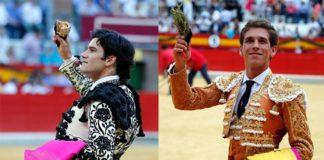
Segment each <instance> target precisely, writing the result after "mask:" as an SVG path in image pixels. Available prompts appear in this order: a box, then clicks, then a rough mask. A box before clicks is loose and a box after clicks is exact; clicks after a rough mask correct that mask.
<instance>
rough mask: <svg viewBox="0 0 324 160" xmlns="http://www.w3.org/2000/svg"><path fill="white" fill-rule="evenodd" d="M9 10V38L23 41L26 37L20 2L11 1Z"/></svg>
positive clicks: (7, 27) (17, 0)
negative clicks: (24, 36)
mask: <svg viewBox="0 0 324 160" xmlns="http://www.w3.org/2000/svg"><path fill="white" fill-rule="evenodd" d="M7 8H8V9H7V11H8V14H9V19H8V25H7V26H6V29H7V31H8V34H9V38H15V39H21V38H22V37H23V35H24V26H23V24H22V17H21V15H22V12H21V5H20V1H19V0H14V1H13V2H11V1H10V2H9V4H8V7H7Z"/></svg>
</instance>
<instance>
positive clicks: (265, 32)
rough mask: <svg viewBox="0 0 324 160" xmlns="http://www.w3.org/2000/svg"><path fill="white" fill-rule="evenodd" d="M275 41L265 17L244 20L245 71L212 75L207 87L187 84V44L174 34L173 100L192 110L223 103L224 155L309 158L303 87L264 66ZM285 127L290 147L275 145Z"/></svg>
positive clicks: (234, 158) (260, 159) (262, 159)
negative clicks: (226, 150) (227, 146)
mask: <svg viewBox="0 0 324 160" xmlns="http://www.w3.org/2000/svg"><path fill="white" fill-rule="evenodd" d="M277 43H278V35H277V33H276V30H275V29H274V27H273V26H272V25H271V24H270V23H269V22H268V21H266V20H253V21H249V22H248V23H247V24H246V25H245V27H244V28H243V29H242V31H241V33H240V55H241V56H242V57H243V59H244V64H245V71H242V72H240V73H233V74H231V75H229V76H220V77H217V78H216V80H215V81H214V83H212V84H210V85H208V86H206V87H193V88H190V86H189V84H188V81H187V75H186V65H185V64H186V61H187V60H188V59H189V57H190V46H189V44H187V42H186V41H185V40H184V37H183V36H177V39H176V44H175V46H174V53H173V56H174V58H175V63H174V64H173V65H172V66H171V67H170V69H169V73H170V85H171V93H172V99H173V103H174V106H175V108H177V109H181V110H196V109H203V108H209V107H213V106H215V105H219V104H226V107H225V110H224V114H225V115H224V120H223V137H224V138H229V139H230V145H229V153H228V159H229V160H244V159H251V160H271V159H280V160H285V159H287V160H288V159H298V160H299V159H303V160H310V159H311V158H312V155H313V143H312V140H311V135H310V131H309V127H308V124H307V117H306V96H305V92H304V91H303V90H302V89H301V88H300V86H299V85H297V84H294V83H293V82H292V81H291V80H288V79H286V78H284V77H282V76H277V75H274V74H272V72H271V70H270V68H269V64H270V61H271V59H272V57H273V56H274V55H275V54H276V52H277V49H278V48H277ZM286 133H288V136H289V143H290V146H291V148H287V149H281V150H278V148H279V144H280V142H281V140H282V138H283V137H284V135H285V134H286ZM271 157H272V158H271ZM273 157H274V158H273Z"/></svg>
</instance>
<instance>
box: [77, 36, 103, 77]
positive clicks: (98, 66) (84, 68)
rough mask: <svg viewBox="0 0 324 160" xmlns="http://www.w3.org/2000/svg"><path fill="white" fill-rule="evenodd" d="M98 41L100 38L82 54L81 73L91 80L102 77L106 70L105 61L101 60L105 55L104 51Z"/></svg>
mask: <svg viewBox="0 0 324 160" xmlns="http://www.w3.org/2000/svg"><path fill="white" fill-rule="evenodd" d="M97 41H98V38H93V39H92V40H91V41H90V43H89V45H88V48H87V50H85V51H84V52H83V53H82V54H81V56H82V65H81V67H80V71H81V72H82V73H84V74H86V75H88V76H89V77H90V78H93V77H96V76H98V75H100V74H101V73H102V72H103V70H104V69H105V68H106V67H105V61H104V60H102V59H101V58H102V57H103V55H104V50H103V48H102V47H101V46H100V44H99V43H97Z"/></svg>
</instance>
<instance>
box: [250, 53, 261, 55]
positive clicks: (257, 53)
mask: <svg viewBox="0 0 324 160" xmlns="http://www.w3.org/2000/svg"><path fill="white" fill-rule="evenodd" d="M249 55H262V53H249Z"/></svg>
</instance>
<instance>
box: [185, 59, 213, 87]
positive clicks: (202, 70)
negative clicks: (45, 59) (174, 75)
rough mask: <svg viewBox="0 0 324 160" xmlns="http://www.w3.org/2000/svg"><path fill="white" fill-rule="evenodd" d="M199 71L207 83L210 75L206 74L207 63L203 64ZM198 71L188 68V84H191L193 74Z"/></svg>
mask: <svg viewBox="0 0 324 160" xmlns="http://www.w3.org/2000/svg"><path fill="white" fill-rule="evenodd" d="M199 71H200V73H201V75H202V76H203V78H204V79H205V81H206V82H207V84H210V83H211V80H210V77H209V76H208V70H207V64H204V65H203V66H202V67H201V68H200V70H199ZM197 72H198V71H195V70H190V73H189V75H188V81H189V85H190V86H192V83H193V79H194V77H195V75H196V74H197Z"/></svg>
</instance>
